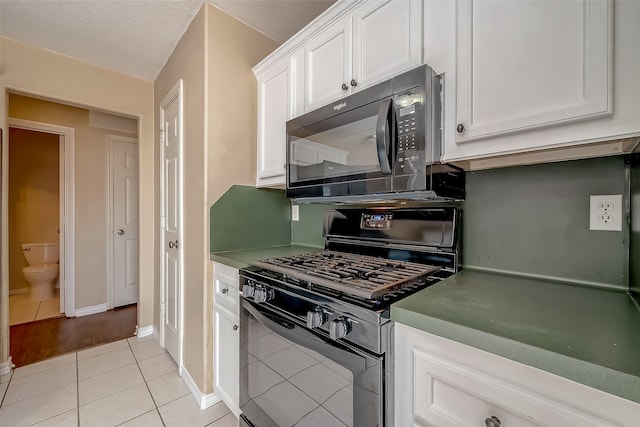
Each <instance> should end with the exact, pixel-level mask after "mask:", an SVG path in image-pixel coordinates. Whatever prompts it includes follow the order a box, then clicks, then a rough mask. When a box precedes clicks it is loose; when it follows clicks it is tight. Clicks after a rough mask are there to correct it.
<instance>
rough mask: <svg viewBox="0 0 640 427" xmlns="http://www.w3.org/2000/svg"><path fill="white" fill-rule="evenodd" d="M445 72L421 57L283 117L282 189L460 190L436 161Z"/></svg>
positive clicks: (456, 174)
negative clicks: (369, 84)
mask: <svg viewBox="0 0 640 427" xmlns="http://www.w3.org/2000/svg"><path fill="white" fill-rule="evenodd" d="M442 91H443V79H442V76H438V75H436V74H435V72H434V71H433V70H432V69H431V68H430V67H429V66H427V65H423V66H420V67H418V68H414V69H412V70H410V71H408V72H406V73H403V74H401V75H398V76H396V77H394V78H392V79H390V80H387V81H385V82H382V83H379V84H377V85H375V86H372V87H370V88H367V89H364V90H362V91H360V92H357V93H355V94H353V95H350V96H347V97H345V98H343V99H340V100H338V101H336V102H334V103H332V104H330V105H327V106H325V107H321V108H319V109H317V110H314V111H311V112H309V113H307V114H304V115H302V116H299V117H296V118H295V119H292V120H290V121H288V122H287V165H286V166H287V187H286V194H287V197H290V198H296V199H309V200H313V199H315V198H323V199H325V200H327V199H333V198H335V200H336V201H339V200H344V199H349V198H351V199H353V200H356V201H357V200H370V199H396V198H398V199H402V198H427V199H429V198H445V199H463V198H464V172H463V171H462V170H461V169H458V168H456V167H454V166H452V165H448V164H444V163H442V162H441V152H442V136H441V135H442V109H441V105H442Z"/></svg>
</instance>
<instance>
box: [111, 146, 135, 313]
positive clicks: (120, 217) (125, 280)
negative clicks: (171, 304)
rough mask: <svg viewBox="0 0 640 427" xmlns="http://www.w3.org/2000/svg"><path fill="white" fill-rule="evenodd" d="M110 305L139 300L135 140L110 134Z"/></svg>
mask: <svg viewBox="0 0 640 427" xmlns="http://www.w3.org/2000/svg"><path fill="white" fill-rule="evenodd" d="M109 139H110V144H109V146H110V160H111V162H110V163H111V185H112V187H111V188H112V191H111V194H110V197H111V201H110V204H109V206H111V209H112V215H113V216H112V221H111V225H112V230H111V231H112V245H111V247H112V248H113V253H112V260H113V261H112V285H113V306H114V307H120V306H123V305H127V304H135V303H137V302H138V292H139V279H138V277H139V268H138V262H139V261H138V259H139V257H138V144H136V143H135V140H133V139H131V138H122V137H115V136H111V137H110V138H109Z"/></svg>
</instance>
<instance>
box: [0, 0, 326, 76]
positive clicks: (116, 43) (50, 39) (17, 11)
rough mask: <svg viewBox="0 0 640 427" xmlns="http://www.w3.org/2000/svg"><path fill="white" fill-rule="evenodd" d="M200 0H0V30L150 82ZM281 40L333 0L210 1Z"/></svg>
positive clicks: (29, 42) (271, 36)
mask: <svg viewBox="0 0 640 427" xmlns="http://www.w3.org/2000/svg"><path fill="white" fill-rule="evenodd" d="M204 1H205V0H0V34H1V35H3V36H6V37H9V38H12V39H14V40H19V41H22V42H25V43H28V44H31V45H34V46H39V47H42V48H45V49H49V50H52V51H55V52H59V53H62V54H65V55H68V56H72V57H74V58H78V59H81V60H84V61H87V62H91V63H94V64H97V65H99V66H102V67H106V68H110V69H113V70H116V71H120V72H123V73H126V74H131V75H134V76H136V77H140V78H142V79H145V80H154V79H155V78H156V76H157V75H158V73H159V72H160V70H161V69H162V66H163V65H164V64H165V62H166V61H167V58H168V57H169V55H170V54H171V52H172V51H173V49H174V47H175V46H176V44H177V43H178V40H180V37H181V36H182V35H183V34H184V32H185V30H186V29H187V27H188V26H189V23H190V22H191V20H192V19H193V17H194V16H195V15H196V13H197V12H198V10H199V9H200V7H201V5H202V4H203V3H204ZM210 3H212V4H214V5H215V6H216V7H218V8H220V9H222V10H224V11H225V12H227V13H228V14H230V15H232V16H235V17H236V18H237V19H239V20H240V21H243V22H245V23H247V25H249V26H251V27H253V28H255V29H257V30H258V31H260V32H262V33H263V34H265V35H267V36H268V37H270V38H272V39H273V40H275V41H277V42H279V43H282V42H283V41H285V40H286V39H288V38H289V37H290V36H292V35H293V34H295V33H296V32H297V31H298V30H299V29H301V28H303V27H304V26H305V25H307V24H308V23H309V22H310V21H311V20H313V19H314V18H315V17H316V16H318V15H319V14H320V13H322V12H323V11H324V10H325V9H326V8H327V7H329V6H330V5H331V4H333V3H334V0H255V1H254V0H212V1H210Z"/></svg>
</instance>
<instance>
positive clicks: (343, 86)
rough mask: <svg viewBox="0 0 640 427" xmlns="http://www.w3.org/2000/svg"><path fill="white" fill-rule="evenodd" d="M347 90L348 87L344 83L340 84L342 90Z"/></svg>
mask: <svg viewBox="0 0 640 427" xmlns="http://www.w3.org/2000/svg"><path fill="white" fill-rule="evenodd" d="M348 89H349V86H347V84H346V83H342V90H344V91H346V90H348Z"/></svg>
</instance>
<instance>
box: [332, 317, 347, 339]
mask: <svg viewBox="0 0 640 427" xmlns="http://www.w3.org/2000/svg"><path fill="white" fill-rule="evenodd" d="M349 332H351V320H350V319H349V318H348V317H338V318H337V319H336V320H333V321H332V322H331V323H330V324H329V336H330V337H331V339H332V340H337V339H340V338H344V337H346V336H347V334H348V333H349Z"/></svg>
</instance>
